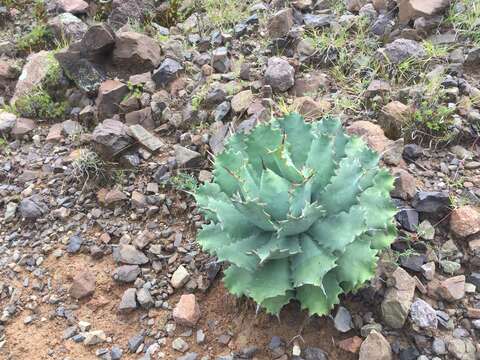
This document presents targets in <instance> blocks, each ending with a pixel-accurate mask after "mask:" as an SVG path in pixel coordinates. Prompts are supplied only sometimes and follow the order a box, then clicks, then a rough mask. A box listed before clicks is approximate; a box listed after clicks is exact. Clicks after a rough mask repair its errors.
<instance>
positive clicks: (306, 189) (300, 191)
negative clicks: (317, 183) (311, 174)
mask: <svg viewBox="0 0 480 360" xmlns="http://www.w3.org/2000/svg"><path fill="white" fill-rule="evenodd" d="M289 202H290V209H289V215H290V216H293V217H299V216H300V215H301V214H302V212H303V211H304V209H305V207H306V206H307V205H308V204H310V203H311V202H312V182H311V181H305V182H304V183H303V184H300V185H296V184H293V185H292V187H291V189H290V191H289Z"/></svg>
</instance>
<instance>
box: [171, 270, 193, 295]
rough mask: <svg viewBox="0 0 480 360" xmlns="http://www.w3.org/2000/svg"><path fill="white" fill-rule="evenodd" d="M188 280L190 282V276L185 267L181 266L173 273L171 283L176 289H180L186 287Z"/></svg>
mask: <svg viewBox="0 0 480 360" xmlns="http://www.w3.org/2000/svg"><path fill="white" fill-rule="evenodd" d="M188 280H190V274H189V273H188V271H187V269H186V268H185V267H184V266H183V265H180V266H179V267H178V268H177V270H175V272H174V273H173V275H172V278H171V280H170V282H171V284H172V286H173V287H174V288H175V289H179V288H181V287H182V286H183V285H185V284H186V283H187V282H188Z"/></svg>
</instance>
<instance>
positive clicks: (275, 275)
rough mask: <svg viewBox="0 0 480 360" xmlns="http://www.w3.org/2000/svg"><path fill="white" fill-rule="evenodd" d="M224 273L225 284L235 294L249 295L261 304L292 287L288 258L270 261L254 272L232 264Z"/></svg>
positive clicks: (283, 293)
mask: <svg viewBox="0 0 480 360" xmlns="http://www.w3.org/2000/svg"><path fill="white" fill-rule="evenodd" d="M224 273H225V278H224V283H225V286H226V287H227V288H228V289H229V290H230V291H231V292H232V293H233V294H235V295H246V296H249V297H251V298H252V299H253V300H255V301H256V302H257V303H259V304H261V303H262V302H263V301H265V300H266V299H270V298H274V297H277V296H283V295H285V294H287V292H288V291H289V290H291V288H292V284H291V281H290V271H289V264H288V259H279V260H271V261H268V262H266V263H265V264H263V265H262V266H261V267H259V268H258V269H257V270H256V271H254V272H251V271H247V270H245V269H242V268H239V267H237V266H235V265H231V266H230V267H229V268H228V269H227V270H225V272H224Z"/></svg>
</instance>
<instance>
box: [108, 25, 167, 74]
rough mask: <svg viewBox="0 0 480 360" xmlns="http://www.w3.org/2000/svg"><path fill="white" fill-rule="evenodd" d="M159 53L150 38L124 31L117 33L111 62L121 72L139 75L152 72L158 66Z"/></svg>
mask: <svg viewBox="0 0 480 360" xmlns="http://www.w3.org/2000/svg"><path fill="white" fill-rule="evenodd" d="M160 53H161V50H160V46H159V45H158V44H157V42H156V41H155V40H154V39H152V38H151V37H149V36H147V35H144V34H140V33H136V32H131V31H126V32H121V33H120V34H118V33H117V41H116V42H115V49H114V51H113V62H114V64H115V65H117V66H118V67H119V68H120V69H121V70H122V71H127V72H128V73H129V74H139V73H144V72H146V71H150V70H153V69H155V68H156V67H157V66H158V65H160V61H161V56H160Z"/></svg>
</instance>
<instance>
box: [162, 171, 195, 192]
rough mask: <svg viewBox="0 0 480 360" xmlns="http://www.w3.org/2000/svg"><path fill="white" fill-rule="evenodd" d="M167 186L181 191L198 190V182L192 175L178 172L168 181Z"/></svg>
mask: <svg viewBox="0 0 480 360" xmlns="http://www.w3.org/2000/svg"><path fill="white" fill-rule="evenodd" d="M167 184H168V185H170V186H172V187H173V188H174V189H177V190H180V191H187V192H192V191H195V190H196V189H197V188H198V181H197V179H196V178H195V176H193V175H192V174H189V173H186V172H178V173H177V174H176V175H174V176H172V177H170V178H169V179H168V180H167Z"/></svg>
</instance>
